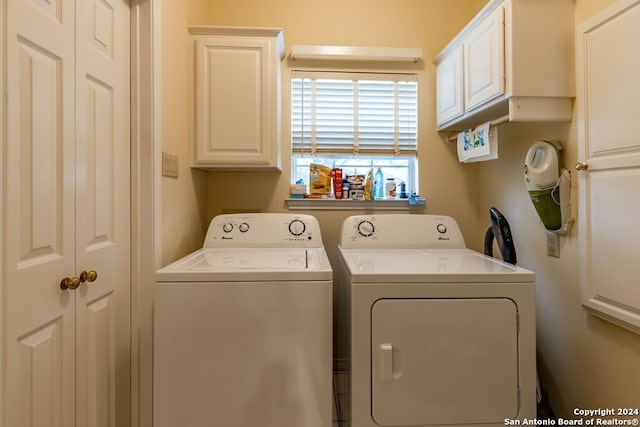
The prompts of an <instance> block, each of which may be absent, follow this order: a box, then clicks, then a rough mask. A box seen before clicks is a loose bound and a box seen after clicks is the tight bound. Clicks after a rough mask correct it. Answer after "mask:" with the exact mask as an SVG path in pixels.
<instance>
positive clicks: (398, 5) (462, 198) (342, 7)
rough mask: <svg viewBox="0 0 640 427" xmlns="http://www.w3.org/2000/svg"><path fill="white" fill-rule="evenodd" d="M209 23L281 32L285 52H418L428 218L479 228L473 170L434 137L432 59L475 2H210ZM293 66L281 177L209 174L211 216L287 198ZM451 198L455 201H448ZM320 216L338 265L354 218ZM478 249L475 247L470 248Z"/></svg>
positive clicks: (286, 64) (279, 205)
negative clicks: (345, 227)
mask: <svg viewBox="0 0 640 427" xmlns="http://www.w3.org/2000/svg"><path fill="white" fill-rule="evenodd" d="M209 4H210V8H211V9H210V12H211V15H210V23H211V24H214V25H248V26H270V27H281V28H283V30H284V40H285V45H286V51H287V53H288V52H289V50H290V47H291V45H292V44H317V45H355V46H357V45H360V46H392V47H393V46H396V47H420V48H422V49H423V53H424V61H423V63H422V64H420V65H419V66H418V69H419V85H420V90H419V111H420V112H419V115H420V125H419V126H420V127H419V151H420V157H419V168H420V182H419V189H420V193H421V194H422V195H423V196H424V197H425V198H426V200H427V212H430V213H440V214H449V215H454V216H456V218H458V220H459V222H460V224H461V227H462V229H463V231H471V230H473V229H475V228H477V227H478V226H479V224H480V223H479V222H478V219H477V218H476V216H475V212H476V211H477V203H478V198H477V197H476V194H477V191H475V190H476V187H475V185H476V184H475V183H476V181H477V180H476V178H475V176H476V174H477V169H476V168H473V167H472V168H469V169H468V170H463V169H461V168H460V167H459V166H458V164H457V157H456V156H457V154H456V151H455V147H454V146H453V145H447V144H444V143H443V142H442V139H441V138H440V136H439V135H438V133H437V132H436V131H435V111H434V107H435V105H434V102H433V100H434V90H435V80H434V79H435V77H434V73H435V69H434V67H433V65H432V64H431V60H432V58H433V57H435V55H436V54H437V53H438V52H439V51H440V50H441V49H442V48H443V47H444V46H445V45H446V43H447V42H448V41H449V40H450V39H451V38H452V37H453V36H454V35H455V34H456V33H457V32H458V31H459V30H460V29H461V28H462V27H463V26H464V25H465V24H466V23H467V22H468V20H469V19H470V18H471V17H472V16H473V15H474V14H475V13H476V12H477V11H478V10H479V9H480V7H481V6H482V4H483V2H480V1H478V0H453V1H452V0H446V1H423V0H402V1H388V0H374V1H372V0H350V1H348V2H345V1H339V0H328V1H323V2H311V1H305V0H303V1H293V0H275V1H269V2H260V1H255V0H211V1H210V3H209ZM292 69H293V65H292V64H291V63H290V61H288V60H287V59H285V60H284V61H283V63H282V76H283V78H282V82H283V88H282V117H283V119H282V151H283V153H285V155H284V158H283V168H282V172H281V173H273V172H255V173H246V172H212V173H211V174H210V176H209V190H208V191H209V204H208V216H209V217H213V216H215V215H217V214H220V213H222V212H223V211H226V210H243V209H251V210H262V211H267V212H283V211H286V210H287V208H286V206H285V204H284V201H283V200H284V199H285V198H286V197H288V194H289V184H290V175H291V168H290V159H288V158H287V153H290V152H291V148H290V120H289V115H290V84H289V80H290V76H291V70H292ZM453 195H456V196H453ZM305 213H310V214H312V215H315V216H316V217H318V219H319V220H320V222H321V226H322V232H323V242H324V243H325V246H326V247H327V248H328V252H329V257H330V259H331V261H335V257H336V246H337V239H338V227H339V225H340V224H341V223H342V221H343V220H344V218H346V217H347V216H349V215H355V214H359V213H362V212H359V211H333V212H326V211H310V212H305ZM475 243H476V244H478V243H479V241H477V242H475Z"/></svg>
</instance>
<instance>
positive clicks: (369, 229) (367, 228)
mask: <svg viewBox="0 0 640 427" xmlns="http://www.w3.org/2000/svg"><path fill="white" fill-rule="evenodd" d="M375 230H376V229H375V227H374V226H373V223H372V222H371V221H366V220H365V221H361V222H360V224H358V234H360V235H361V236H362V237H370V236H372V235H373V233H374V231H375Z"/></svg>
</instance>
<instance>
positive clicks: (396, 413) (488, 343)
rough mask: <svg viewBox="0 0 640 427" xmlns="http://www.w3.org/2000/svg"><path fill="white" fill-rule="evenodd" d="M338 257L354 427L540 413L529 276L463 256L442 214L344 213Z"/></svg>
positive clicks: (481, 421) (454, 229)
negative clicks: (359, 214)
mask: <svg viewBox="0 0 640 427" xmlns="http://www.w3.org/2000/svg"><path fill="white" fill-rule="evenodd" d="M338 252H339V260H340V261H339V262H340V266H339V272H338V278H339V284H338V286H339V292H340V298H341V301H343V302H344V305H341V306H340V307H339V322H340V323H339V331H346V335H345V336H342V337H340V342H339V343H338V346H339V349H338V350H339V354H344V355H346V357H347V358H348V359H349V361H350V378H351V381H350V382H351V384H350V388H351V390H350V396H351V401H350V416H351V427H380V426H392V427H396V426H420V427H423V426H452V425H455V426H457V427H461V426H478V425H482V426H504V425H505V420H507V419H514V420H515V419H518V420H522V419H525V418H527V419H533V418H535V415H536V363H535V360H536V359H535V283H534V282H535V279H534V274H533V273H532V272H530V271H527V270H524V269H522V268H518V267H516V266H513V265H511V264H507V263H505V262H503V261H500V260H496V259H494V258H491V257H487V256H485V255H483V254H481V253H478V252H475V251H472V250H470V249H467V248H466V247H465V243H464V239H463V237H462V234H461V232H460V229H459V227H458V225H457V223H456V222H455V220H453V219H452V218H450V217H446V216H435V215H365V216H353V217H349V218H347V219H346V220H345V221H344V223H343V225H342V229H341V235H340V240H339V250H338ZM340 347H342V348H340ZM343 412H344V410H343Z"/></svg>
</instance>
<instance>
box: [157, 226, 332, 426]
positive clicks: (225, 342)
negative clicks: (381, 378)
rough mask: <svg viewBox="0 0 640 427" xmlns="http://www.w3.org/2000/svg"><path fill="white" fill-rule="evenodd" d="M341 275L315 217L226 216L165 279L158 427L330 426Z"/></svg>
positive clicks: (161, 274)
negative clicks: (336, 287) (336, 289)
mask: <svg viewBox="0 0 640 427" xmlns="http://www.w3.org/2000/svg"><path fill="white" fill-rule="evenodd" d="M332 283H333V272H332V269H331V266H330V264H329V260H328V258H327V255H326V253H325V250H324V247H323V245H322V237H321V234H320V228H319V225H318V222H317V220H316V219H315V218H314V217H312V216H309V215H289V214H245V215H220V216H217V217H215V218H214V219H213V220H212V221H211V224H210V226H209V230H208V232H207V236H206V238H205V241H204V245H203V248H202V249H199V250H198V251H196V252H194V253H192V254H191V255H188V256H186V257H184V258H182V259H180V260H178V261H176V262H174V263H173V264H171V265H169V266H167V267H165V268H162V269H161V270H159V271H158V272H157V274H156V289H155V303H154V342H153V348H154V366H153V391H154V396H153V414H154V426H155V427H176V426H190V427H205V426H206V427H247V426H262V427H283V426H296V427H327V426H329V425H331V414H332V407H331V404H332V355H333V350H332V314H333V310H332V301H333V298H332V295H333V290H332Z"/></svg>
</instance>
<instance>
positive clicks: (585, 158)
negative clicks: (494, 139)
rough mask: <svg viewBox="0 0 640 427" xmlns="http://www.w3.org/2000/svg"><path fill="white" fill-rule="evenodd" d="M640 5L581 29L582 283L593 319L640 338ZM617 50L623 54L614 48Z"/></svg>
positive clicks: (624, 4)
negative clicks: (639, 47)
mask: <svg viewBox="0 0 640 427" xmlns="http://www.w3.org/2000/svg"><path fill="white" fill-rule="evenodd" d="M639 21H640V1H638V0H633V1H630V0H624V1H620V2H619V3H618V4H617V5H615V6H614V7H612V8H611V9H609V10H606V11H604V12H603V13H601V14H599V15H597V16H596V17H594V18H593V19H591V20H590V21H588V22H586V23H584V24H582V25H581V26H580V27H579V28H578V32H577V37H576V42H577V49H578V55H577V70H578V90H579V94H578V97H577V99H578V123H579V124H580V126H579V127H578V130H579V134H578V138H579V140H578V158H579V159H580V161H581V162H584V163H586V164H587V165H588V169H586V170H582V171H580V172H578V174H579V175H578V178H579V186H578V188H579V215H578V218H579V219H580V223H579V227H580V229H579V242H580V244H579V247H580V253H579V272H580V274H579V280H580V288H581V291H582V304H583V306H584V307H585V308H586V309H587V310H588V311H590V312H591V313H593V314H596V315H598V316H601V317H603V318H605V319H608V320H611V321H613V322H616V323H618V324H621V325H623V326H625V327H627V328H629V329H631V330H634V331H635V332H638V333H640V314H639V313H640V286H639V285H638V280H637V278H638V277H640V265H639V264H638V253H639V251H640V228H639V227H638V218H639V217H640V140H639V139H638V132H637V120H638V111H640V96H638V95H639V94H640V80H639V79H638V75H640V57H638V55H633V54H630V52H633V51H637V40H640V27H638V25H637V23H638V22H639ZM613 46H615V49H612V47H613Z"/></svg>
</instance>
